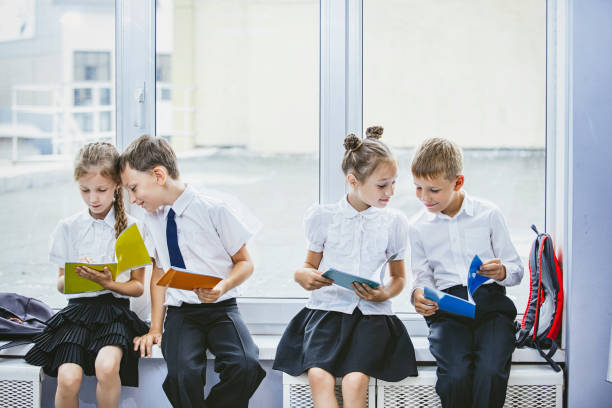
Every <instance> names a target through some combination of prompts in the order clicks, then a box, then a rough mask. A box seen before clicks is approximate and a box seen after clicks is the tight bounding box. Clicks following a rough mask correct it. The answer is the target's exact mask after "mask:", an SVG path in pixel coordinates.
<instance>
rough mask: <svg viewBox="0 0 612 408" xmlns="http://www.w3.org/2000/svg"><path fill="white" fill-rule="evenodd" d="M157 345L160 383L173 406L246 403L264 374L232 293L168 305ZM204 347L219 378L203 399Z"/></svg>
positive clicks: (204, 374)
mask: <svg viewBox="0 0 612 408" xmlns="http://www.w3.org/2000/svg"><path fill="white" fill-rule="evenodd" d="M161 348H162V353H163V354H164V359H165V360H166V364H167V366H168V376H167V377H166V380H165V381H164V384H163V388H164V392H165V393H166V395H167V396H168V399H169V400H170V403H171V404H172V406H173V407H181V408H190V407H228V408H229V407H231V408H234V407H236V408H239V407H247V406H248V403H249V398H251V396H252V395H253V393H254V392H255V390H256V389H257V387H258V386H259V384H260V383H261V381H262V380H263V378H264V377H265V375H266V373H265V371H264V370H263V368H261V366H260V365H259V360H258V356H259V350H258V349H257V346H256V345H255V343H254V342H253V339H252V338H251V335H250V333H249V331H248V329H247V327H246V325H245V324H244V322H243V321H242V317H241V315H240V312H239V311H238V307H237V305H236V300H235V299H228V300H225V301H223V302H219V303H212V304H183V305H182V306H180V307H172V306H170V307H168V314H167V316H166V321H165V323H164V334H163V337H162V347H161ZM206 349H209V350H210V351H211V353H213V354H214V355H215V371H216V372H217V373H219V379H220V381H219V383H217V384H216V385H215V386H214V387H213V388H212V389H211V390H210V394H209V395H208V398H206V400H204V384H205V383H206Z"/></svg>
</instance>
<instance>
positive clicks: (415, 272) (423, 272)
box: [408, 225, 436, 304]
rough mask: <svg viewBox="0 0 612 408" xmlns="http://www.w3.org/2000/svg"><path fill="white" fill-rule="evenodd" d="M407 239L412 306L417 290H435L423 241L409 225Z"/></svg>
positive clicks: (431, 270)
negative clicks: (426, 287)
mask: <svg viewBox="0 0 612 408" xmlns="http://www.w3.org/2000/svg"><path fill="white" fill-rule="evenodd" d="M408 237H409V239H410V270H411V273H412V290H411V292H410V302H412V304H414V300H413V296H412V293H413V292H414V290H415V289H417V288H423V287H425V286H429V287H431V288H435V287H436V284H435V280H434V276H433V269H431V267H430V266H429V262H428V261H427V256H426V255H425V249H424V247H423V241H422V240H421V238H420V234H419V232H418V230H417V229H416V228H415V227H414V226H413V225H410V226H409V227H408Z"/></svg>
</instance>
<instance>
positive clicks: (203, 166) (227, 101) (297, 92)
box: [156, 0, 319, 297]
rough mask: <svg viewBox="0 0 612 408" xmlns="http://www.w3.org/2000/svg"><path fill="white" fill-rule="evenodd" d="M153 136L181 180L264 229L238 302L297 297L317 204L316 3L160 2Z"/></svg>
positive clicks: (301, 293)
mask: <svg viewBox="0 0 612 408" xmlns="http://www.w3.org/2000/svg"><path fill="white" fill-rule="evenodd" d="M157 6H158V7H157V41H156V44H157V70H156V73H157V75H156V76H157V105H156V112H157V119H156V123H157V134H158V136H161V137H164V138H167V139H168V140H169V141H170V143H171V144H172V146H173V147H174V148H175V150H176V151H177V152H178V155H179V166H180V169H181V172H182V178H183V179H184V180H185V181H187V182H189V183H193V184H194V185H196V186H197V187H200V188H207V189H214V190H217V191H221V192H226V193H230V194H233V195H235V196H237V197H238V198H239V199H240V200H241V201H242V202H243V203H245V204H246V205H247V206H248V207H249V208H250V209H251V210H252V211H253V213H255V214H256V215H257V217H258V218H259V219H260V220H261V221H262V222H263V224H264V228H263V229H262V231H261V232H260V233H259V234H258V235H257V236H256V238H255V239H254V240H253V241H252V242H251V243H250V245H249V250H250V252H251V254H252V255H253V258H254V261H255V266H256V267H255V274H254V275H253V276H252V277H251V278H250V279H249V280H248V281H247V282H246V283H245V284H244V286H243V294H244V295H245V296H256V297H262V296H274V297H287V296H300V297H305V296H306V295H307V294H306V292H305V291H304V290H303V289H302V288H301V287H299V286H298V285H297V284H295V283H294V282H293V279H292V276H293V271H294V270H295V268H296V267H297V266H299V265H300V264H301V263H302V262H303V259H304V256H305V253H306V245H305V240H304V233H303V227H302V218H303V215H304V212H305V210H306V209H307V208H308V206H310V205H311V204H312V203H314V202H316V201H317V199H318V192H317V190H318V184H317V183H318V155H317V151H318V73H319V69H318V51H319V46H318V42H319V34H318V33H319V2H318V1H316V0H306V1H304V0H289V1H287V0H283V1H279V0H272V1H266V2H258V1H246V0H227V1H223V2H219V1H210V0H202V1H180V2H179V1H171V0H160V1H158V2H157Z"/></svg>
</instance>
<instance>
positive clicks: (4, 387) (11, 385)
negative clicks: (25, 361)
mask: <svg viewBox="0 0 612 408" xmlns="http://www.w3.org/2000/svg"><path fill="white" fill-rule="evenodd" d="M38 406H39V402H38V401H36V400H35V395H34V384H33V383H32V381H17V380H1V381H0V407H2V408H35V407H38Z"/></svg>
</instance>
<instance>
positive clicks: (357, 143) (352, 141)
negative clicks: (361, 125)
mask: <svg viewBox="0 0 612 408" xmlns="http://www.w3.org/2000/svg"><path fill="white" fill-rule="evenodd" d="M359 147H361V139H359V138H358V137H357V136H355V134H354V133H351V134H350V135H348V136H347V137H345V138H344V148H345V149H346V150H347V151H348V150H350V151H352V152H354V151H355V150H357V149H359Z"/></svg>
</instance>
